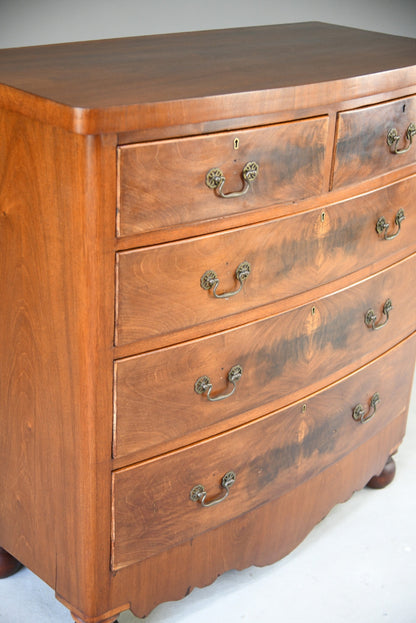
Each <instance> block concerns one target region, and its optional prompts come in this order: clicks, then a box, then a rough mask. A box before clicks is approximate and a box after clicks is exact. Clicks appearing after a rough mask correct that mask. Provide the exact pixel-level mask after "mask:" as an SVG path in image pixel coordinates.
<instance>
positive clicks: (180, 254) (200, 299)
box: [115, 177, 416, 345]
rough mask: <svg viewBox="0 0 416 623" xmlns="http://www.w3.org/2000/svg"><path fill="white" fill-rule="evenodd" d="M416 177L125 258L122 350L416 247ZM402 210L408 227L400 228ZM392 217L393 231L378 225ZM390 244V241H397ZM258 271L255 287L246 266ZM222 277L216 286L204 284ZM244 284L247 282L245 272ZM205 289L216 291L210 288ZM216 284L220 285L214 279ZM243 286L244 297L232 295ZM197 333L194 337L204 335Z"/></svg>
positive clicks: (120, 292)
mask: <svg viewBox="0 0 416 623" xmlns="http://www.w3.org/2000/svg"><path fill="white" fill-rule="evenodd" d="M415 195H416V178H415V177H412V178H408V179H407V180H405V181H402V182H400V183H397V184H392V185H391V186H388V187H385V188H383V189H382V190H378V191H376V192H372V193H368V194H366V195H362V196H360V197H357V198H355V199H352V200H349V201H345V202H343V203H339V204H333V205H330V206H327V207H325V208H324V209H322V208H319V209H317V210H312V211H310V212H307V213H303V214H299V215H296V216H292V217H288V218H280V219H277V220H275V221H272V222H269V223H266V224H261V225H256V226H252V227H244V228H241V229H238V230H233V231H229V232H223V233H221V234H215V235H210V236H203V237H199V238H193V239H189V240H186V241H183V242H176V243H169V244H164V245H159V246H155V247H151V248H147V249H138V250H133V251H124V252H121V253H119V254H118V256H117V310H116V327H115V343H116V345H127V344H129V343H132V342H135V341H140V340H143V339H152V338H155V339H157V338H159V337H160V336H164V335H165V336H168V335H171V339H172V341H173V339H174V334H175V333H176V332H180V331H181V330H186V329H187V328H190V327H193V328H194V329H193V330H194V331H195V327H196V326H198V325H200V326H201V329H200V334H202V333H203V329H204V325H207V324H208V323H212V322H213V321H215V320H220V319H221V318H224V317H230V316H233V315H234V314H238V313H240V312H247V311H248V310H250V309H254V308H257V307H261V306H264V305H267V304H270V303H273V302H276V301H279V300H282V299H286V298H288V297H291V296H293V295H296V294H299V293H301V292H306V291H308V290H310V289H311V288H313V287H317V286H320V285H322V284H325V283H328V282H330V281H332V280H334V279H337V278H339V277H342V276H343V275H347V274H349V273H352V272H354V271H357V270H359V269H361V268H363V267H365V266H370V265H372V264H374V263H375V262H380V261H382V260H383V259H385V263H386V264H388V263H389V261H388V260H389V256H390V255H391V254H393V253H396V254H397V253H398V251H400V250H402V252H403V253H402V256H403V257H404V256H405V255H407V254H408V253H409V248H410V247H413V248H415V244H416V243H415V241H416V206H415V205H414V197H415ZM400 210H402V212H403V214H404V216H405V220H404V221H399V225H397V224H396V223H395V218H396V216H397V214H398V213H399V211H400ZM381 218H383V219H384V222H385V224H388V225H389V227H388V228H387V229H386V228H381V230H380V227H379V230H380V231H379V233H377V231H376V225H377V223H378V222H379V220H380V219H381ZM399 227H400V233H399V234H398V235H397V236H396V237H394V238H392V239H389V240H386V239H385V238H386V237H387V238H388V237H390V236H394V234H396V233H397V232H398V230H399ZM245 262H248V263H249V265H250V266H249V270H250V273H249V275H248V277H247V278H244V274H243V278H241V276H240V280H239V279H238V278H237V276H236V274H237V272H238V267H239V266H240V265H241V264H243V265H244V263H245ZM212 272H214V273H215V275H216V278H217V279H218V286H217V288H216V291H215V294H217V295H222V296H224V294H226V293H230V294H231V296H228V297H226V298H216V297H215V295H214V285H210V284H212V283H215V282H212V281H209V280H208V286H207V283H206V282H204V279H203V277H204V275H207V274H208V275H210V274H211V273H212ZM240 275H241V273H240ZM201 278H202V284H203V285H204V286H205V288H206V287H207V288H208V289H204V288H203V287H202V285H201ZM212 278H213V277H212V275H211V279H212ZM240 287H241V290H240V291H239V292H238V293H237V294H233V292H235V291H236V290H238V289H239V288H240ZM197 334H198V333H197V332H194V335H195V336H196V335H197Z"/></svg>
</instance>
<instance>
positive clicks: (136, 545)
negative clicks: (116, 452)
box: [112, 337, 416, 570]
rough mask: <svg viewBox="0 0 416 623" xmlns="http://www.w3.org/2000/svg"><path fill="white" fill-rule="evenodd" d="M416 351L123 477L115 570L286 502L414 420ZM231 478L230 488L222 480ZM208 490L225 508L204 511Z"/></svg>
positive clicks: (116, 512) (408, 349)
mask: <svg viewBox="0 0 416 623" xmlns="http://www.w3.org/2000/svg"><path fill="white" fill-rule="evenodd" d="M415 346H416V344H415V337H412V338H409V339H408V340H406V341H405V342H404V343H402V344H401V345H400V346H398V347H396V348H394V349H393V350H391V351H389V352H388V353H387V354H386V355H384V356H383V357H381V358H378V359H377V360H375V361H374V362H372V363H370V364H369V365H367V366H365V367H364V368H362V369H360V370H359V371H358V372H355V373H353V374H352V375H351V376H349V377H347V378H345V379H344V380H342V381H340V382H338V383H336V384H334V385H331V386H329V387H328V388H326V389H325V390H323V391H321V392H319V393H317V394H313V395H312V396H310V397H308V398H306V399H304V400H302V401H301V402H298V403H296V404H293V405H291V406H290V407H287V408H284V409H282V410H280V411H278V412H276V413H273V414H272V415H270V416H266V417H264V418H262V419H260V420H257V421H256V422H253V423H251V424H248V425H246V426H242V427H240V428H237V429H234V430H233V431H230V432H228V433H225V434H222V435H219V436H217V437H213V438H211V439H208V440H206V441H204V442H201V443H197V444H195V445H193V446H190V447H187V448H184V449H182V450H179V451H176V452H173V453H171V454H169V455H164V456H162V457H159V458H156V459H152V460H150V461H147V462H145V463H142V464H139V465H134V466H131V467H128V468H124V469H120V470H118V471H116V472H114V474H113V519H112V522H113V526H112V535H113V538H112V568H113V570H116V569H120V568H121V567H124V566H126V565H129V564H132V563H135V562H138V561H141V560H144V559H146V558H149V557H150V556H154V555H155V554H159V553H161V552H163V551H165V550H166V547H173V546H175V545H179V544H180V543H184V542H186V541H189V540H191V539H192V538H193V537H195V536H196V535H198V534H201V533H202V532H204V531H206V530H211V529H213V528H216V527H217V526H219V525H221V524H223V523H225V522H227V521H229V520H231V519H233V518H235V517H237V516H239V515H241V514H243V513H245V512H247V511H249V510H251V509H254V508H256V507H258V506H259V505H260V504H263V503H265V502H267V501H269V500H271V499H274V498H277V497H279V496H282V495H284V494H285V493H287V492H288V491H290V490H292V489H294V488H295V487H296V486H298V485H299V484H301V483H302V482H303V481H306V480H307V479H309V478H312V477H313V476H315V475H316V474H318V473H319V472H321V471H322V470H324V469H325V468H326V467H328V466H330V465H332V464H333V463H335V462H336V461H338V460H340V459H341V458H342V457H343V456H345V455H346V454H348V453H349V452H350V451H351V450H353V449H354V448H355V447H358V446H360V445H361V444H363V443H364V442H365V441H366V440H368V439H369V438H371V437H373V436H374V435H376V434H377V433H378V432H379V431H381V430H382V429H383V427H385V426H386V425H387V424H388V423H389V422H390V421H391V420H393V419H394V418H396V417H399V416H402V417H405V415H406V412H407V405H408V399H409V394H410V389H411V384H412V370H413V366H411V365H409V364H410V362H412V361H413V360H414V357H415ZM392 443H394V441H393V440H392ZM230 472H233V474H234V476H235V478H234V482H233V476H232V474H230ZM226 474H228V480H226V481H224V482H223V477H224V476H225V475H226ZM230 483H231V484H230ZM198 485H199V488H197V489H194V488H195V487H197V486H198ZM202 490H204V491H205V493H206V498H205V500H204V502H205V503H207V504H209V503H212V502H213V501H214V500H218V503H217V504H214V505H211V506H209V507H203V506H202V505H201V501H200V500H201V498H202V497H203V492H202ZM227 491H228V495H227V496H226V495H225V494H226V493H227ZM191 492H192V493H191ZM191 497H192V498H193V499H191ZM220 498H222V500H221V501H219V500H220ZM198 500H199V501H198Z"/></svg>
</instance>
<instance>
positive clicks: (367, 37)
mask: <svg viewBox="0 0 416 623" xmlns="http://www.w3.org/2000/svg"><path fill="white" fill-rule="evenodd" d="M415 56H416V43H415V40H414V39H407V38H404V37H392V36H389V35H384V34H380V33H368V32H365V31H363V30H359V29H349V28H345V27H342V26H333V25H330V24H323V23H319V22H315V23H313V22H312V23H304V24H289V25H287V24H286V25H277V26H264V27H260V28H258V27H257V28H242V29H241V28H240V29H231V30H218V31H210V32H203V33H201V32H195V33H186V34H184V35H178V34H172V35H157V36H151V37H132V38H127V39H114V40H107V41H90V42H79V43H71V44H60V45H53V46H40V47H34V48H33V47H32V48H21V49H11V50H2V51H0V83H1V82H3V83H4V84H5V85H7V86H5V87H3V88H1V90H0V104H2V105H3V106H4V107H10V108H11V109H13V110H19V111H21V112H24V113H25V114H27V115H29V116H31V117H33V116H34V117H36V118H39V117H41V118H42V119H47V120H48V121H50V122H51V123H59V124H60V125H64V126H65V127H67V128H71V129H74V130H75V131H78V132H85V133H98V132H108V131H109V132H122V131H128V130H138V129H139V128H146V127H153V128H154V127H164V126H166V125H175V124H176V125H177V124H184V123H188V124H189V123H199V122H202V123H204V122H207V121H209V120H212V119H225V118H235V117H244V116H246V115H253V114H261V113H263V114H264V113H271V112H276V111H279V110H280V111H281V110H302V109H305V108H307V107H313V106H316V105H327V104H329V103H332V102H338V101H341V100H343V99H344V100H345V99H350V98H353V97H358V96H360V95H362V96H364V95H366V94H368V95H369V94H373V93H375V92H377V91H378V92H382V91H383V90H386V85H388V86H387V88H388V90H391V89H395V88H396V89H397V88H403V87H405V86H406V85H409V86H410V85H414V84H415V82H416V66H415ZM225 59H226V62H225Z"/></svg>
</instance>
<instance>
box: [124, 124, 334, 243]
mask: <svg viewBox="0 0 416 623" xmlns="http://www.w3.org/2000/svg"><path fill="white" fill-rule="evenodd" d="M327 132H328V120H327V118H326V117H320V118H314V119H308V120H305V121H297V122H292V123H284V124H279V125H273V126H267V127H262V128H256V129H249V130H241V131H236V132H224V133H220V134H211V135H205V136H199V137H191V138H183V139H177V140H166V141H159V142H151V143H143V144H139V145H127V146H122V147H119V149H118V171H119V188H118V200H119V206H118V227H117V233H118V236H128V235H132V234H140V233H143V232H148V231H155V230H159V229H164V228H170V227H173V226H178V225H181V224H185V223H187V224H189V223H196V222H199V221H207V220H212V219H217V218H221V217H224V216H227V215H231V214H237V213H240V212H245V211H247V210H253V209H255V208H259V207H264V206H268V205H272V204H273V203H278V202H279V203H282V202H284V203H287V202H292V201H294V200H298V199H303V198H305V197H308V196H310V195H318V194H320V193H321V192H322V186H323V167H324V156H325V148H326V141H327ZM252 162H254V163H256V164H257V165H258V173H257V177H256V178H255V179H254V181H248V182H246V181H245V180H244V179H243V170H244V167H245V166H246V164H248V163H252ZM212 169H215V170H220V171H221V173H222V176H223V177H224V178H225V182H224V184H223V188H222V190H221V189H219V188H211V187H209V186H208V185H207V174H208V173H209V172H210V171H211V170H212ZM220 177H221V176H220ZM211 178H212V179H217V180H218V175H213V176H211ZM212 183H214V182H212ZM244 189H247V191H246V192H245V194H242V195H240V196H237V197H229V196H228V197H227V198H224V197H221V196H220V194H219V193H220V190H221V192H222V193H223V194H229V193H239V194H240V193H241V191H243V190H244Z"/></svg>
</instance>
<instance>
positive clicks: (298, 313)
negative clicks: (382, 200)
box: [113, 255, 416, 457]
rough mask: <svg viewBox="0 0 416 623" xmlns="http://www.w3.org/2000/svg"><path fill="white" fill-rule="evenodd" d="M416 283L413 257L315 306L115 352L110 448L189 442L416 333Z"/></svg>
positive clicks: (117, 451) (124, 450)
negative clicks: (118, 355)
mask: <svg viewBox="0 0 416 623" xmlns="http://www.w3.org/2000/svg"><path fill="white" fill-rule="evenodd" d="M415 291H416V255H413V256H411V257H410V258H409V259H406V260H402V261H401V262H399V263H397V264H396V265H394V266H393V267H391V268H388V269H386V270H384V271H382V272H380V273H378V274H377V275H375V276H374V277H371V278H368V279H366V280H364V281H362V282H360V283H358V284H356V285H354V286H351V287H349V288H346V289H343V290H340V291H338V292H336V293H334V294H331V295H328V296H325V297H322V298H320V299H318V300H317V301H316V302H315V303H314V304H309V305H303V306H300V307H297V308H294V309H292V310H290V311H288V312H286V313H282V314H278V315H275V316H271V317H269V318H266V319H264V320H259V321H256V322H252V323H249V324H246V325H243V326H240V327H238V328H236V329H231V330H228V331H223V332H221V333H217V334H213V335H210V336H208V337H204V338H200V339H197V340H193V341H188V342H185V343H183V344H179V345H176V346H171V347H168V348H162V349H159V350H155V351H151V352H147V353H143V354H141V355H136V356H134V357H129V358H126V359H121V360H118V361H117V362H116V363H115V388H114V395H115V423H114V431H115V438H114V444H113V452H114V456H116V457H120V456H124V455H128V454H129V453H133V452H137V453H139V452H140V453H141V457H144V456H146V457H148V456H152V455H155V454H157V453H159V452H160V451H161V449H163V450H165V449H172V448H175V447H178V445H182V444H184V443H188V442H191V441H196V440H197V439H200V438H201V436H202V437H205V436H207V435H208V434H211V433H217V432H219V431H221V430H226V429H227V428H230V427H231V426H233V425H236V424H238V423H241V422H242V421H248V420H249V419H253V417H256V416H259V415H264V414H265V413H267V412H270V411H271V410H272V409H276V408H280V407H281V406H283V405H284V404H288V402H292V401H293V400H295V399H296V397H300V396H302V394H305V393H308V392H310V391H311V388H312V387H314V388H317V387H318V385H319V386H321V387H322V386H323V385H324V384H325V383H328V382H331V379H332V380H335V378H337V377H339V376H341V375H342V374H345V373H346V372H347V371H351V370H352V369H353V368H354V367H356V366H357V365H358V364H359V363H360V362H361V364H363V363H365V362H366V361H368V360H369V359H370V358H371V357H373V356H375V355H376V354H381V353H382V352H384V351H386V350H387V349H388V348H390V347H392V346H393V345H394V344H395V343H397V342H398V341H399V340H401V339H403V338H404V337H406V336H408V335H409V334H410V333H412V332H413V330H414V318H415V308H414V306H415V302H414V292H415ZM381 325H383V326H381ZM155 413H157V419H156V418H155V417H154V414H155Z"/></svg>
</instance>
